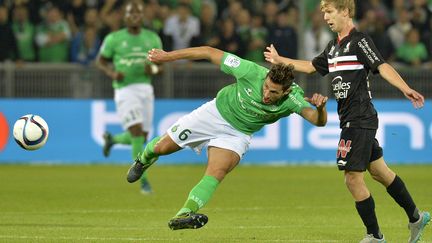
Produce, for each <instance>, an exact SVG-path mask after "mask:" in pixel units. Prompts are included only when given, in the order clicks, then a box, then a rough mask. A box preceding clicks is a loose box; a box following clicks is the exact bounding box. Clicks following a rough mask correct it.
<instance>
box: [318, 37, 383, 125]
mask: <svg viewBox="0 0 432 243" xmlns="http://www.w3.org/2000/svg"><path fill="white" fill-rule="evenodd" d="M384 62H385V61H384V59H383V58H382V56H381V54H380V53H379V51H378V50H377V48H376V47H375V44H374V43H373V41H372V39H371V38H370V37H369V36H368V35H366V34H364V33H362V32H358V31H357V30H356V29H353V30H351V32H350V33H349V35H348V36H347V37H345V38H343V39H342V40H338V39H335V40H332V41H330V42H329V43H328V45H327V47H326V48H325V50H324V51H323V52H322V53H321V54H320V55H319V56H317V57H315V58H314V59H313V60H312V65H313V66H314V67H315V69H316V70H317V72H319V73H320V74H321V75H323V76H324V75H327V74H328V75H329V77H330V78H331V80H332V81H331V85H332V90H333V93H334V95H335V97H336V100H337V102H338V114H339V119H340V127H360V128H369V129H377V128H378V117H377V113H376V110H375V108H374V106H373V104H372V102H371V99H372V94H371V91H370V86H369V79H368V76H369V73H370V71H372V72H373V73H378V66H379V65H381V64H383V63H384Z"/></svg>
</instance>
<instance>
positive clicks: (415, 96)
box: [378, 63, 424, 108]
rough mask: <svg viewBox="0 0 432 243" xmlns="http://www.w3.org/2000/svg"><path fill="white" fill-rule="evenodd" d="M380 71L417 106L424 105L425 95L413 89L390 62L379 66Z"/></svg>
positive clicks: (382, 75)
mask: <svg viewBox="0 0 432 243" xmlns="http://www.w3.org/2000/svg"><path fill="white" fill-rule="evenodd" d="M378 70H379V73H380V75H381V77H383V78H384V79H385V80H386V81H387V82H389V83H390V84H391V85H393V86H395V87H396V88H398V89H399V90H400V91H401V92H402V93H403V94H404V95H405V97H406V98H407V99H409V100H410V101H411V103H412V104H413V106H414V107H415V108H421V107H423V105H424V97H423V95H421V94H420V93H419V92H417V91H415V90H413V89H411V88H410V87H409V86H408V84H407V83H406V82H405V81H404V80H403V79H402V77H401V76H400V75H399V73H398V72H397V71H396V70H395V69H394V68H393V67H392V66H391V65H390V64H388V63H383V64H381V65H379V66H378Z"/></svg>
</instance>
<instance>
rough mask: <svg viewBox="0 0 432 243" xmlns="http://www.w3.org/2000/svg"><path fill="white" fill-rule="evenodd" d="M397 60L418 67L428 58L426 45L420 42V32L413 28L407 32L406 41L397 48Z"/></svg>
mask: <svg viewBox="0 0 432 243" xmlns="http://www.w3.org/2000/svg"><path fill="white" fill-rule="evenodd" d="M397 58H398V60H399V61H401V62H403V63H405V64H408V65H411V66H415V67H418V66H420V65H421V64H422V63H423V62H426V61H427V59H428V53H427V50H426V47H425V45H424V44H423V43H421V42H420V33H419V31H418V30H417V29H415V28H413V29H411V30H410V31H409V32H408V33H407V37H406V41H405V43H404V44H402V45H401V46H400V47H399V48H398V49H397Z"/></svg>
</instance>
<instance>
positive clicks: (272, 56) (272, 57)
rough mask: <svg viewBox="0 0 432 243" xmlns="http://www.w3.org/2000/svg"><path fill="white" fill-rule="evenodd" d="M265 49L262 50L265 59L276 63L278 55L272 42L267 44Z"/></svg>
mask: <svg viewBox="0 0 432 243" xmlns="http://www.w3.org/2000/svg"><path fill="white" fill-rule="evenodd" d="M266 49H267V51H265V52H264V57H265V60H266V61H267V62H270V63H272V64H278V63H279V62H280V61H279V58H280V56H279V53H278V52H277V50H276V48H275V47H274V46H273V44H271V45H270V46H267V47H266Z"/></svg>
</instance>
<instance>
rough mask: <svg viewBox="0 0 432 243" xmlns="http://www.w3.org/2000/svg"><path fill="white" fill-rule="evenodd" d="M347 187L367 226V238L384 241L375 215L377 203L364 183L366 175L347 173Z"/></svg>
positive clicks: (353, 172) (354, 172)
mask: <svg viewBox="0 0 432 243" xmlns="http://www.w3.org/2000/svg"><path fill="white" fill-rule="evenodd" d="M345 185H346V186H347V188H348V190H349V191H350V193H351V195H352V197H353V198H354V201H355V206H356V209H357V212H358V214H359V215H360V218H361V219H362V221H363V224H364V225H365V226H366V231H367V236H366V238H369V239H374V238H375V239H382V238H383V235H382V233H381V232H380V229H379V226H378V219H377V217H376V214H375V201H374V199H373V197H372V195H371V194H370V192H369V190H368V188H367V186H366V183H365V181H364V173H363V172H358V171H345ZM371 236H372V237H371ZM366 238H365V239H366ZM364 242H369V241H364ZM371 242H373V241H371Z"/></svg>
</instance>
